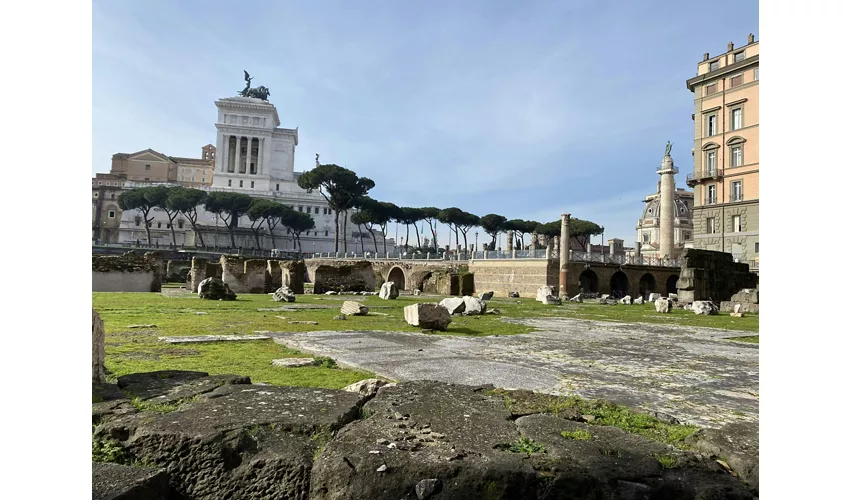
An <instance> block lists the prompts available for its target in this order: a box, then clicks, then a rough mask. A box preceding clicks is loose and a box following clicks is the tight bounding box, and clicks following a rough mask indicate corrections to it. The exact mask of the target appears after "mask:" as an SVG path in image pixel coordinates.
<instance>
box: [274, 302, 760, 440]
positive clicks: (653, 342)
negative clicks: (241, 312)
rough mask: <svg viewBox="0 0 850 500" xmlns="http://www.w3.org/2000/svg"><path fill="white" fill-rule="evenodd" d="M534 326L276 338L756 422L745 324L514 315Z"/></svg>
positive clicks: (410, 370) (332, 351) (317, 349)
mask: <svg viewBox="0 0 850 500" xmlns="http://www.w3.org/2000/svg"><path fill="white" fill-rule="evenodd" d="M507 321H509V322H512V323H517V324H525V325H529V326H533V327H535V328H538V329H539V331H537V332H534V333H529V334H522V335H512V336H492V337H455V336H442V335H425V334H421V333H411V332H377V331H346V332H330V331H318V332H278V333H271V335H272V336H273V338H274V339H275V341H276V342H279V343H281V344H284V345H286V346H287V347H290V348H293V349H298V350H300V351H302V352H307V353H310V354H313V355H316V356H330V357H333V358H334V359H335V360H336V361H337V362H338V363H340V364H342V365H348V366H351V367H354V368H362V369H364V370H369V371H372V372H374V373H377V374H379V375H381V376H384V377H388V378H392V379H395V380H399V381H409V380H438V381H443V382H450V383H457V384H469V385H482V384H493V385H495V386H497V387H503V388H510V389H530V390H537V391H541V392H549V393H554V394H578V395H580V396H583V397H586V398H602V399H607V400H610V401H614V402H617V403H621V404H626V405H628V406H631V407H637V408H645V409H647V410H651V411H656V412H661V413H665V414H668V415H671V416H673V417H675V418H677V419H679V420H680V421H682V422H683V423H693V424H697V425H700V426H704V427H720V426H722V425H723V424H726V423H730V422H742V421H748V422H758V411H759V410H758V408H759V405H758V390H759V389H758V386H759V385H758V384H759V373H758V370H759V366H758V356H759V348H758V345H757V344H746V343H738V342H730V341H728V340H724V339H725V338H729V337H735V336H743V335H751V334H749V333H747V332H737V331H729V330H720V329H714V328H697V327H686V326H679V325H667V324H662V325H657V324H645V323H641V324H630V323H616V322H603V321H589V320H576V319H566V318H557V319H529V320H516V319H512V320H507Z"/></svg>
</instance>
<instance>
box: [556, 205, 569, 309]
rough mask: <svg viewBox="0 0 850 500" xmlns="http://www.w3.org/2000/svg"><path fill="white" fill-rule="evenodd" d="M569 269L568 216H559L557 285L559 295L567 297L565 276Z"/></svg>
mask: <svg viewBox="0 0 850 500" xmlns="http://www.w3.org/2000/svg"><path fill="white" fill-rule="evenodd" d="M569 269H570V214H561V273H560V279H559V281H558V284H559V285H560V295H561V298H563V299H569V297H567V275H568V273H569Z"/></svg>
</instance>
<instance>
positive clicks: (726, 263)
mask: <svg viewBox="0 0 850 500" xmlns="http://www.w3.org/2000/svg"><path fill="white" fill-rule="evenodd" d="M680 261H681V263H682V268H681V270H680V274H679V281H677V282H676V288H677V289H678V296H679V303H682V304H692V303H693V302H694V301H699V300H710V301H712V302H714V303H718V304H719V303H720V302H722V301H728V300H730V299H731V298H732V295H734V294H735V293H737V292H738V291H739V290H741V289H742V288H756V287H757V286H758V274H756V273H751V272H750V266H749V265H747V264H743V263H738V262H735V260H734V258H733V257H732V254H731V253H725V252H715V251H713V250H700V249H696V248H687V249H685V251H684V253H683V254H682V257H681V259H680Z"/></svg>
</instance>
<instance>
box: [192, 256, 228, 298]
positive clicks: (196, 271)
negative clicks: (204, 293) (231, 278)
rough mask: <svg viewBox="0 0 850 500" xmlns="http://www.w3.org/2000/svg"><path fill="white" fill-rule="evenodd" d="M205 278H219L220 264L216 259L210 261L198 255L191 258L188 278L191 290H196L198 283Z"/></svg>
mask: <svg viewBox="0 0 850 500" xmlns="http://www.w3.org/2000/svg"><path fill="white" fill-rule="evenodd" d="M207 278H221V264H219V262H218V261H212V262H210V261H209V260H208V259H203V258H200V257H193V258H192V267H191V269H190V271H189V280H190V285H191V288H192V291H193V292H195V293H197V292H198V284H199V283H200V282H201V281H204V280H205V279H207Z"/></svg>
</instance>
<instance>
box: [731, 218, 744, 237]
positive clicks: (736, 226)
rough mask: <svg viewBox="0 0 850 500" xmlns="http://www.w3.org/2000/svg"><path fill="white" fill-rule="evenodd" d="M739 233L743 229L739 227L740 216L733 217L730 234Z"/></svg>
mask: <svg viewBox="0 0 850 500" xmlns="http://www.w3.org/2000/svg"><path fill="white" fill-rule="evenodd" d="M741 231H743V228H742V227H741V216H740V215H733V216H732V232H733V233H740V232H741Z"/></svg>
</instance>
